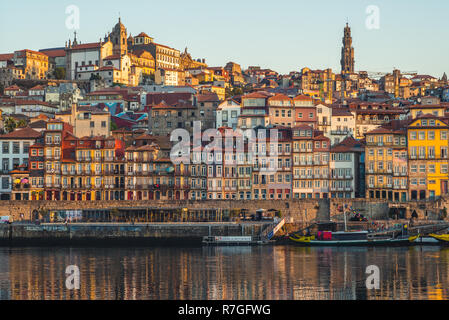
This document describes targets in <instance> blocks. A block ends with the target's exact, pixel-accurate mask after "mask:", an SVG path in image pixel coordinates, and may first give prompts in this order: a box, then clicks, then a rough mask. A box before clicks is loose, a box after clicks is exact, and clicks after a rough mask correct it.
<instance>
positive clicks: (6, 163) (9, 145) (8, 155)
mask: <svg viewBox="0 0 449 320" xmlns="http://www.w3.org/2000/svg"><path fill="white" fill-rule="evenodd" d="M40 136H41V133H40V132H38V131H35V130H33V129H31V128H23V129H17V130H15V131H13V132H10V133H8V134H4V135H1V136H0V158H1V164H2V167H1V171H0V172H1V173H0V175H1V177H0V180H1V181H0V197H1V199H2V200H9V199H10V195H11V186H12V183H13V182H12V181H11V176H10V172H11V171H12V170H15V169H17V168H18V167H19V166H20V165H22V164H26V165H28V159H29V148H30V146H31V145H33V144H34V143H35V141H36V139H38V138H39V137H40Z"/></svg>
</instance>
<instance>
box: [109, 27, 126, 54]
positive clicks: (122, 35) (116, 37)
mask: <svg viewBox="0 0 449 320" xmlns="http://www.w3.org/2000/svg"><path fill="white" fill-rule="evenodd" d="M110 39H111V41H112V44H113V54H118V55H124V54H128V41H127V40H128V37H127V31H126V28H125V26H124V25H123V24H122V21H121V19H120V18H118V23H117V24H116V25H115V27H114V29H112V32H111V34H110Z"/></svg>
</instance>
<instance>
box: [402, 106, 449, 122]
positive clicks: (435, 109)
mask: <svg viewBox="0 0 449 320" xmlns="http://www.w3.org/2000/svg"><path fill="white" fill-rule="evenodd" d="M409 110H410V114H411V116H412V118H413V119H416V118H417V117H419V116H421V115H424V114H430V115H433V116H436V117H444V111H445V110H446V107H445V106H441V105H439V104H438V105H437V104H435V105H415V106H411V107H410V108H409Z"/></svg>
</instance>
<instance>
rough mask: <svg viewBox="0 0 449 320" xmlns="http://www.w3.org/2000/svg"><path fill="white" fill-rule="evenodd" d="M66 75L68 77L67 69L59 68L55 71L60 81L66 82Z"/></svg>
mask: <svg viewBox="0 0 449 320" xmlns="http://www.w3.org/2000/svg"><path fill="white" fill-rule="evenodd" d="M65 75H66V71H65V68H63V67H57V68H56V69H55V77H56V79H58V80H64V79H65Z"/></svg>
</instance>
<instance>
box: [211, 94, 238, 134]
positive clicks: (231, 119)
mask: <svg viewBox="0 0 449 320" xmlns="http://www.w3.org/2000/svg"><path fill="white" fill-rule="evenodd" d="M239 116H240V104H239V103H238V102H236V101H235V100H232V99H227V100H225V101H224V102H222V103H221V104H220V105H219V106H218V108H217V119H216V127H217V128H221V127H229V128H232V129H234V130H235V129H237V125H238V119H239Z"/></svg>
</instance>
